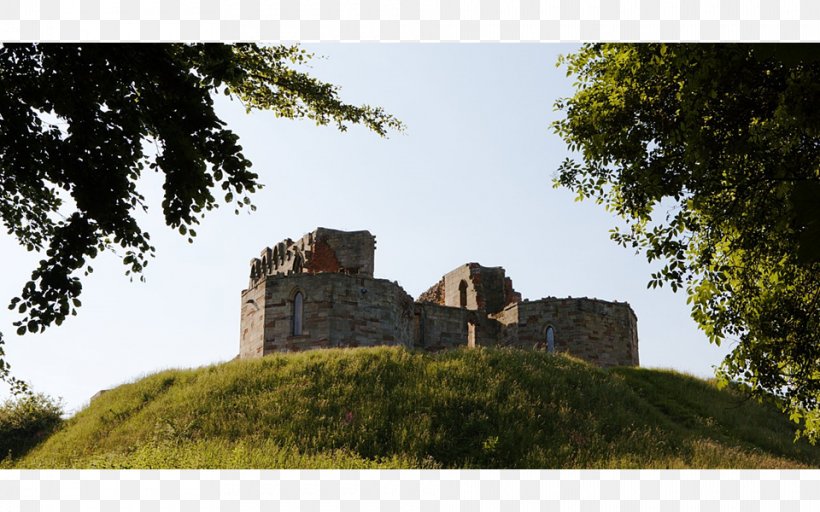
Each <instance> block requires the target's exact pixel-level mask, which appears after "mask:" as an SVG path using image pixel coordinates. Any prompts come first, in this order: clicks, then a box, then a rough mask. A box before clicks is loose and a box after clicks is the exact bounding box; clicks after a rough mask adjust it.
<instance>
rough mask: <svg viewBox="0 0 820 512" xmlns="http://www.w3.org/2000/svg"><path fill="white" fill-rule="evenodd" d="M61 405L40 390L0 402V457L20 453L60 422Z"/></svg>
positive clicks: (42, 437)
mask: <svg viewBox="0 0 820 512" xmlns="http://www.w3.org/2000/svg"><path fill="white" fill-rule="evenodd" d="M62 414H63V405H62V403H61V401H60V400H55V399H54V398H51V397H49V396H47V395H45V394H43V393H29V394H25V395H22V396H20V397H18V398H15V399H8V400H6V401H5V402H3V404H2V406H0V460H1V459H3V458H9V457H10V458H17V457H20V456H22V455H24V454H25V453H26V452H28V451H29V450H30V449H31V448H33V447H34V446H35V445H36V444H37V443H39V442H40V441H42V440H43V439H45V438H46V437H47V436H48V435H49V434H50V433H51V432H53V431H54V430H55V429H56V428H57V427H58V426H59V425H60V424H61V423H62V418H61V416H62Z"/></svg>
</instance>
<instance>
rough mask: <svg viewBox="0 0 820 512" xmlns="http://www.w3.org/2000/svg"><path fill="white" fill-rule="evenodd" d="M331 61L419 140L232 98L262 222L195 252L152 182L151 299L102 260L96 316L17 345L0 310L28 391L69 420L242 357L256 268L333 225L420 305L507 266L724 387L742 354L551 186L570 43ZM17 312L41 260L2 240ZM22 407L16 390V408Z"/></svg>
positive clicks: (148, 184)
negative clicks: (279, 113)
mask: <svg viewBox="0 0 820 512" xmlns="http://www.w3.org/2000/svg"><path fill="white" fill-rule="evenodd" d="M305 47H306V48H308V49H309V50H311V51H314V52H316V53H317V54H319V55H322V56H323V57H324V58H321V59H316V60H314V61H313V64H312V69H311V72H312V73H313V74H314V75H315V76H317V77H319V78H322V79H324V80H327V81H330V82H333V83H335V84H337V85H340V86H341V88H342V90H341V96H342V97H343V99H345V100H346V101H348V102H353V103H363V102H366V103H369V104H372V105H379V106H382V107H384V108H385V109H386V110H387V111H389V112H391V113H393V114H394V115H396V116H397V117H398V118H400V119H401V120H402V121H403V122H404V123H405V124H406V125H407V130H406V133H403V134H391V136H390V138H389V139H381V138H379V137H378V136H376V135H375V134H373V133H371V132H368V131H367V130H365V129H362V128H359V127H353V128H352V129H350V130H349V131H348V132H347V133H340V132H338V131H337V130H335V129H334V128H332V127H316V126H314V125H313V124H312V123H311V122H310V121H298V122H294V121H289V120H282V119H276V118H274V117H273V116H272V115H270V114H269V113H254V114H251V115H246V114H245V113H244V109H243V108H242V106H241V105H240V104H239V103H238V102H235V101H234V102H230V101H228V100H226V99H225V97H224V96H220V98H219V99H218V100H217V101H218V105H219V111H220V112H221V114H222V115H223V116H224V117H223V119H224V120H225V121H227V123H228V125H229V126H230V127H231V128H232V129H234V130H235V131H236V132H237V133H238V134H239V136H240V138H241V140H242V144H243V146H244V148H245V150H244V152H245V154H246V155H247V156H248V157H249V158H250V159H251V160H252V161H253V162H254V169H255V171H256V172H257V173H258V174H259V175H260V177H261V181H262V183H264V184H265V188H264V189H263V190H261V191H260V192H259V193H257V194H256V195H255V197H254V201H255V204H256V205H257V207H258V210H257V211H256V212H255V213H253V214H250V215H249V214H246V213H242V214H240V215H239V216H235V215H234V214H233V211H232V209H228V208H225V209H220V210H217V211H216V212H212V213H210V214H209V215H208V216H207V217H206V219H205V221H204V222H203V224H202V226H200V227H199V228H197V232H198V234H199V236H198V237H197V239H196V241H195V243H194V244H193V245H189V244H188V243H187V242H186V241H185V239H184V238H183V237H182V236H180V235H178V234H177V233H176V232H174V231H172V230H170V229H168V228H167V227H165V226H164V225H163V223H162V215H161V212H160V211H159V202H160V193H161V181H160V176H158V175H155V174H151V175H149V176H146V177H145V179H144V180H143V181H144V183H143V184H142V186H143V191H144V192H145V193H146V195H147V196H148V198H149V202H150V203H151V204H152V206H153V208H152V210H151V211H150V212H149V214H148V215H147V216H143V218H144V225H145V227H147V228H148V229H149V231H150V232H151V235H152V241H154V242H155V246H156V247H157V258H156V259H155V260H153V261H152V262H151V263H150V265H149V266H148V268H147V270H146V274H145V275H146V278H147V283H139V282H134V283H130V282H129V281H128V278H126V277H124V275H123V272H124V267H122V265H121V264H120V263H119V261H118V259H117V257H116V256H113V255H103V256H101V257H99V258H98V260H97V261H96V262H95V263H94V264H93V266H94V269H95V272H94V274H92V275H91V276H90V277H89V278H86V279H85V281H84V291H83V296H82V301H83V306H82V308H80V311H79V315H78V316H77V317H75V318H71V319H70V320H69V321H67V322H66V323H64V324H63V325H62V326H61V327H54V328H51V329H49V330H47V331H46V332H45V333H44V334H41V335H26V336H23V337H18V336H16V335H15V334H14V329H13V328H12V325H11V324H12V321H13V320H15V316H14V315H13V314H12V313H11V312H10V311H8V310H7V309H5V307H3V308H2V309H0V311H2V313H0V331H2V332H3V333H4V335H5V337H6V344H7V354H8V359H9V361H10V362H11V364H12V366H13V370H14V373H15V375H17V376H19V377H21V378H23V379H26V380H28V381H30V382H31V383H32V384H33V386H34V388H35V389H36V390H39V391H43V392H46V393H48V394H50V395H53V396H61V397H63V398H64V400H65V403H66V405H67V407H68V409H69V410H75V409H76V408H78V407H80V406H82V405H83V404H84V403H86V402H87V401H88V398H89V397H90V396H91V395H92V394H94V393H95V392H96V391H98V390H100V389H104V388H110V387H113V386H115V385H117V384H121V383H123V382H127V381H131V380H134V379H136V378H138V377H140V376H142V375H145V374H148V373H153V372H155V371H158V370H161V369H165V368H178V367H192V366H199V365H204V364H209V363H214V362H218V361H226V360H229V359H231V358H233V357H234V356H235V355H236V354H237V352H238V349H239V306H240V296H239V294H240V292H241V290H242V289H243V288H244V287H245V286H246V285H247V276H248V262H249V260H250V259H251V258H253V257H255V256H257V255H258V253H259V251H260V250H261V249H262V248H263V247H265V246H267V245H271V244H273V243H275V242H277V241H279V240H281V239H284V238H287V237H290V238H294V239H295V238H297V237H300V236H302V235H303V234H304V233H306V232H308V231H311V230H312V229H314V228H315V227H317V226H323V227H330V228H337V229H351V230H352V229H367V230H370V232H371V233H373V234H374V235H376V240H377V247H376V265H375V267H376V272H375V274H376V277H382V278H386V279H390V280H396V281H398V282H399V284H401V285H402V286H403V287H404V289H405V290H407V292H408V293H410V294H411V295H413V296H414V297H417V296H418V295H419V293H421V292H422V291H424V290H426V289H427V288H428V287H429V286H431V285H432V284H434V283H435V282H436V281H437V280H438V279H439V278H440V277H441V276H442V275H443V274H445V273H446V272H448V271H450V270H452V269H453V268H455V267H456V266H458V265H460V264H462V263H466V262H469V261H477V262H479V263H481V264H483V265H486V266H503V267H504V268H505V269H506V270H507V275H508V276H509V277H511V278H512V280H513V284H514V286H515V288H516V289H517V290H518V291H520V292H521V293H522V294H523V296H524V297H526V298H531V299H538V298H541V297H545V296H558V297H561V296H573V297H582V296H587V297H598V298H601V299H606V300H620V301H627V302H629V303H630V304H631V306H632V308H633V309H634V310H635V313H636V314H637V316H638V334H639V343H640V359H641V364H642V366H647V367H664V368H675V369H678V370H681V371H686V372H690V373H694V374H696V375H699V376H702V377H708V376H711V375H712V374H713V370H712V367H713V366H714V365H716V364H718V363H719V362H720V360H721V359H722V357H723V355H724V354H725V353H726V352H727V351H728V349H729V348H730V347H728V346H724V347H720V348H718V347H714V346H712V345H709V343H708V342H707V340H706V337H705V336H704V335H703V334H702V333H701V332H700V331H698V330H697V328H696V327H695V324H694V322H693V321H692V320H691V319H690V317H689V309H688V307H687V305H686V303H685V299H686V297H685V295H684V294H683V293H678V294H674V293H672V292H671V291H670V290H669V289H668V288H664V289H660V290H659V289H652V290H648V289H647V288H646V283H647V281H648V278H649V274H650V272H651V271H652V270H653V267H652V266H650V265H649V264H647V263H646V261H645V258H644V257H643V256H642V255H640V256H637V255H635V254H634V253H633V252H632V251H631V250H627V249H623V248H621V247H618V246H617V245H615V244H614V243H613V242H612V241H610V239H609V234H608V230H609V229H610V228H611V227H613V226H614V225H616V224H617V222H618V221H617V219H615V218H614V217H613V216H611V215H610V214H608V213H606V212H605V211H604V210H603V208H602V207H600V206H596V205H594V204H592V203H591V202H583V203H576V202H574V201H573V195H572V194H571V193H570V192H569V191H567V190H560V189H554V188H553V187H552V182H551V179H552V177H553V175H554V173H555V170H556V169H557V167H558V165H559V164H560V162H561V161H562V160H563V159H564V158H565V157H567V156H568V153H567V150H566V148H565V146H564V145H563V143H562V141H561V140H560V139H559V138H558V137H557V136H556V135H554V134H553V133H552V130H551V128H550V123H551V121H553V120H554V119H556V116H557V115H558V114H557V113H556V112H554V111H553V103H554V101H555V100H556V98H558V97H561V96H567V95H569V94H570V93H571V78H567V77H566V76H565V71H564V70H563V69H559V68H556V67H555V62H556V57H557V55H558V54H559V53H567V52H570V51H572V50H573V49H574V48H576V47H575V46H573V45H555V44H533V45H523V44H496V45H489V44H480V45H479V44H450V45H445V44H435V45H433V44H370V45H366V44H333V45H331V44H322V45H305ZM0 254H2V261H3V272H2V273H1V274H0V302H1V303H2V304H3V305H5V304H7V302H8V300H9V299H10V298H11V297H13V296H14V295H16V294H17V293H18V292H19V290H20V289H21V287H22V285H23V284H24V282H25V281H26V279H27V278H28V275H29V273H30V271H31V270H32V268H34V265H35V263H36V261H38V260H39V259H40V257H39V256H38V255H36V254H32V253H27V252H26V251H25V250H24V249H22V248H20V247H18V246H17V245H16V243H15V242H14V241H13V240H12V239H11V238H10V237H9V236H8V235H6V234H5V233H3V234H2V235H0ZM3 395H5V390H3V391H0V396H3Z"/></svg>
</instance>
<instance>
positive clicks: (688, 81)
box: [554, 44, 820, 440]
mask: <svg viewBox="0 0 820 512" xmlns="http://www.w3.org/2000/svg"><path fill="white" fill-rule="evenodd" d="M819 56H820V48H818V47H817V46H816V45H782V46H774V45H751V46H750V45H725V44H724V45H714V44H680V45H668V44H592V45H585V46H584V47H582V49H581V50H580V51H579V52H577V53H575V54H573V55H569V56H567V57H564V58H562V60H561V61H560V62H559V65H560V64H563V65H565V66H566V68H567V72H568V75H574V76H575V79H576V82H575V93H574V95H573V96H572V97H570V98H565V99H561V100H559V101H558V102H557V103H556V108H557V109H559V110H561V111H563V113H564V114H565V117H564V118H563V119H561V120H559V121H557V122H556V123H555V124H554V128H555V131H556V132H557V133H558V134H559V135H560V136H561V137H562V138H563V139H564V140H565V141H566V142H567V144H568V145H569V148H570V149H571V150H572V151H574V152H576V153H577V157H576V158H574V159H572V158H570V159H567V160H565V161H564V162H563V164H562V165H561V166H560V168H559V170H558V174H557V177H556V179H555V184H556V186H563V187H568V188H570V189H572V190H574V191H575V192H576V193H577V194H578V198H579V199H584V198H592V199H593V200H595V201H597V202H598V203H599V204H603V205H605V207H606V208H607V209H609V210H610V211H612V212H615V213H616V214H618V215H619V216H620V217H621V218H623V219H624V220H625V224H626V226H625V228H623V229H619V228H615V229H613V230H612V238H613V239H614V240H615V241H616V242H618V243H620V244H621V245H623V246H626V247H632V248H635V249H636V251H638V252H642V253H643V254H645V256H646V257H647V258H648V260H649V261H657V262H659V264H660V268H659V270H658V271H657V272H655V273H653V274H652V276H651V280H650V281H649V286H652V287H655V286H662V285H663V284H664V283H668V284H669V285H670V286H671V287H672V289H673V290H677V289H685V290H686V293H687V295H688V297H687V302H688V303H689V304H690V305H691V308H692V317H693V318H694V319H695V321H696V322H697V323H698V325H699V326H700V327H701V329H703V331H704V332H705V333H706V335H707V336H708V338H709V340H710V341H712V342H713V343H717V344H720V343H721V342H723V341H727V340H728V341H731V342H734V344H733V350H732V352H731V354H730V355H728V356H727V357H726V359H725V360H724V361H723V363H722V365H721V367H720V370H719V371H720V374H721V375H722V376H723V377H724V378H725V379H733V380H737V381H740V382H743V383H745V384H748V386H749V387H750V389H751V390H752V392H753V393H754V394H757V395H758V396H762V395H770V394H774V395H777V396H778V397H780V398H782V404H783V408H784V410H786V411H787V412H788V413H789V414H790V415H791V418H792V419H793V420H795V421H797V422H799V423H800V424H801V428H802V433H803V434H805V435H807V436H808V437H809V438H810V439H812V440H816V439H817V438H818V437H820V411H818V409H820V407H818V398H820V339H818V338H820V101H818V100H819V99H820V60H819V59H818V57H819Z"/></svg>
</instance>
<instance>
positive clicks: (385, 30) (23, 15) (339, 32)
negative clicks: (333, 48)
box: [0, 0, 820, 41]
mask: <svg viewBox="0 0 820 512" xmlns="http://www.w3.org/2000/svg"><path fill="white" fill-rule="evenodd" d="M0 36H1V37H2V40H5V41H10V40H24V41H32V40H45V41H51V40H58V39H63V40H66V39H68V40H73V41H98V40H105V41H131V40H138V39H141V40H148V41H171V40H179V39H182V40H186V41H194V40H205V41H213V40H230V41H237V40H259V39H264V40H277V41H296V40H300V41H378V40H382V41H459V40H461V41H557V40H564V41H578V40H614V39H621V40H629V41H648V40H657V39H664V40H668V41H692V40H721V41H778V40H787V41H808V40H820V1H818V0H719V1H718V0H518V1H513V0H444V1H433V0H161V1H160V0H3V1H2V2H0Z"/></svg>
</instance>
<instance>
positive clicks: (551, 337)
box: [547, 325, 555, 352]
mask: <svg viewBox="0 0 820 512" xmlns="http://www.w3.org/2000/svg"><path fill="white" fill-rule="evenodd" d="M547 352H555V329H553V328H552V326H551V325H550V326H549V327H547Z"/></svg>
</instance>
